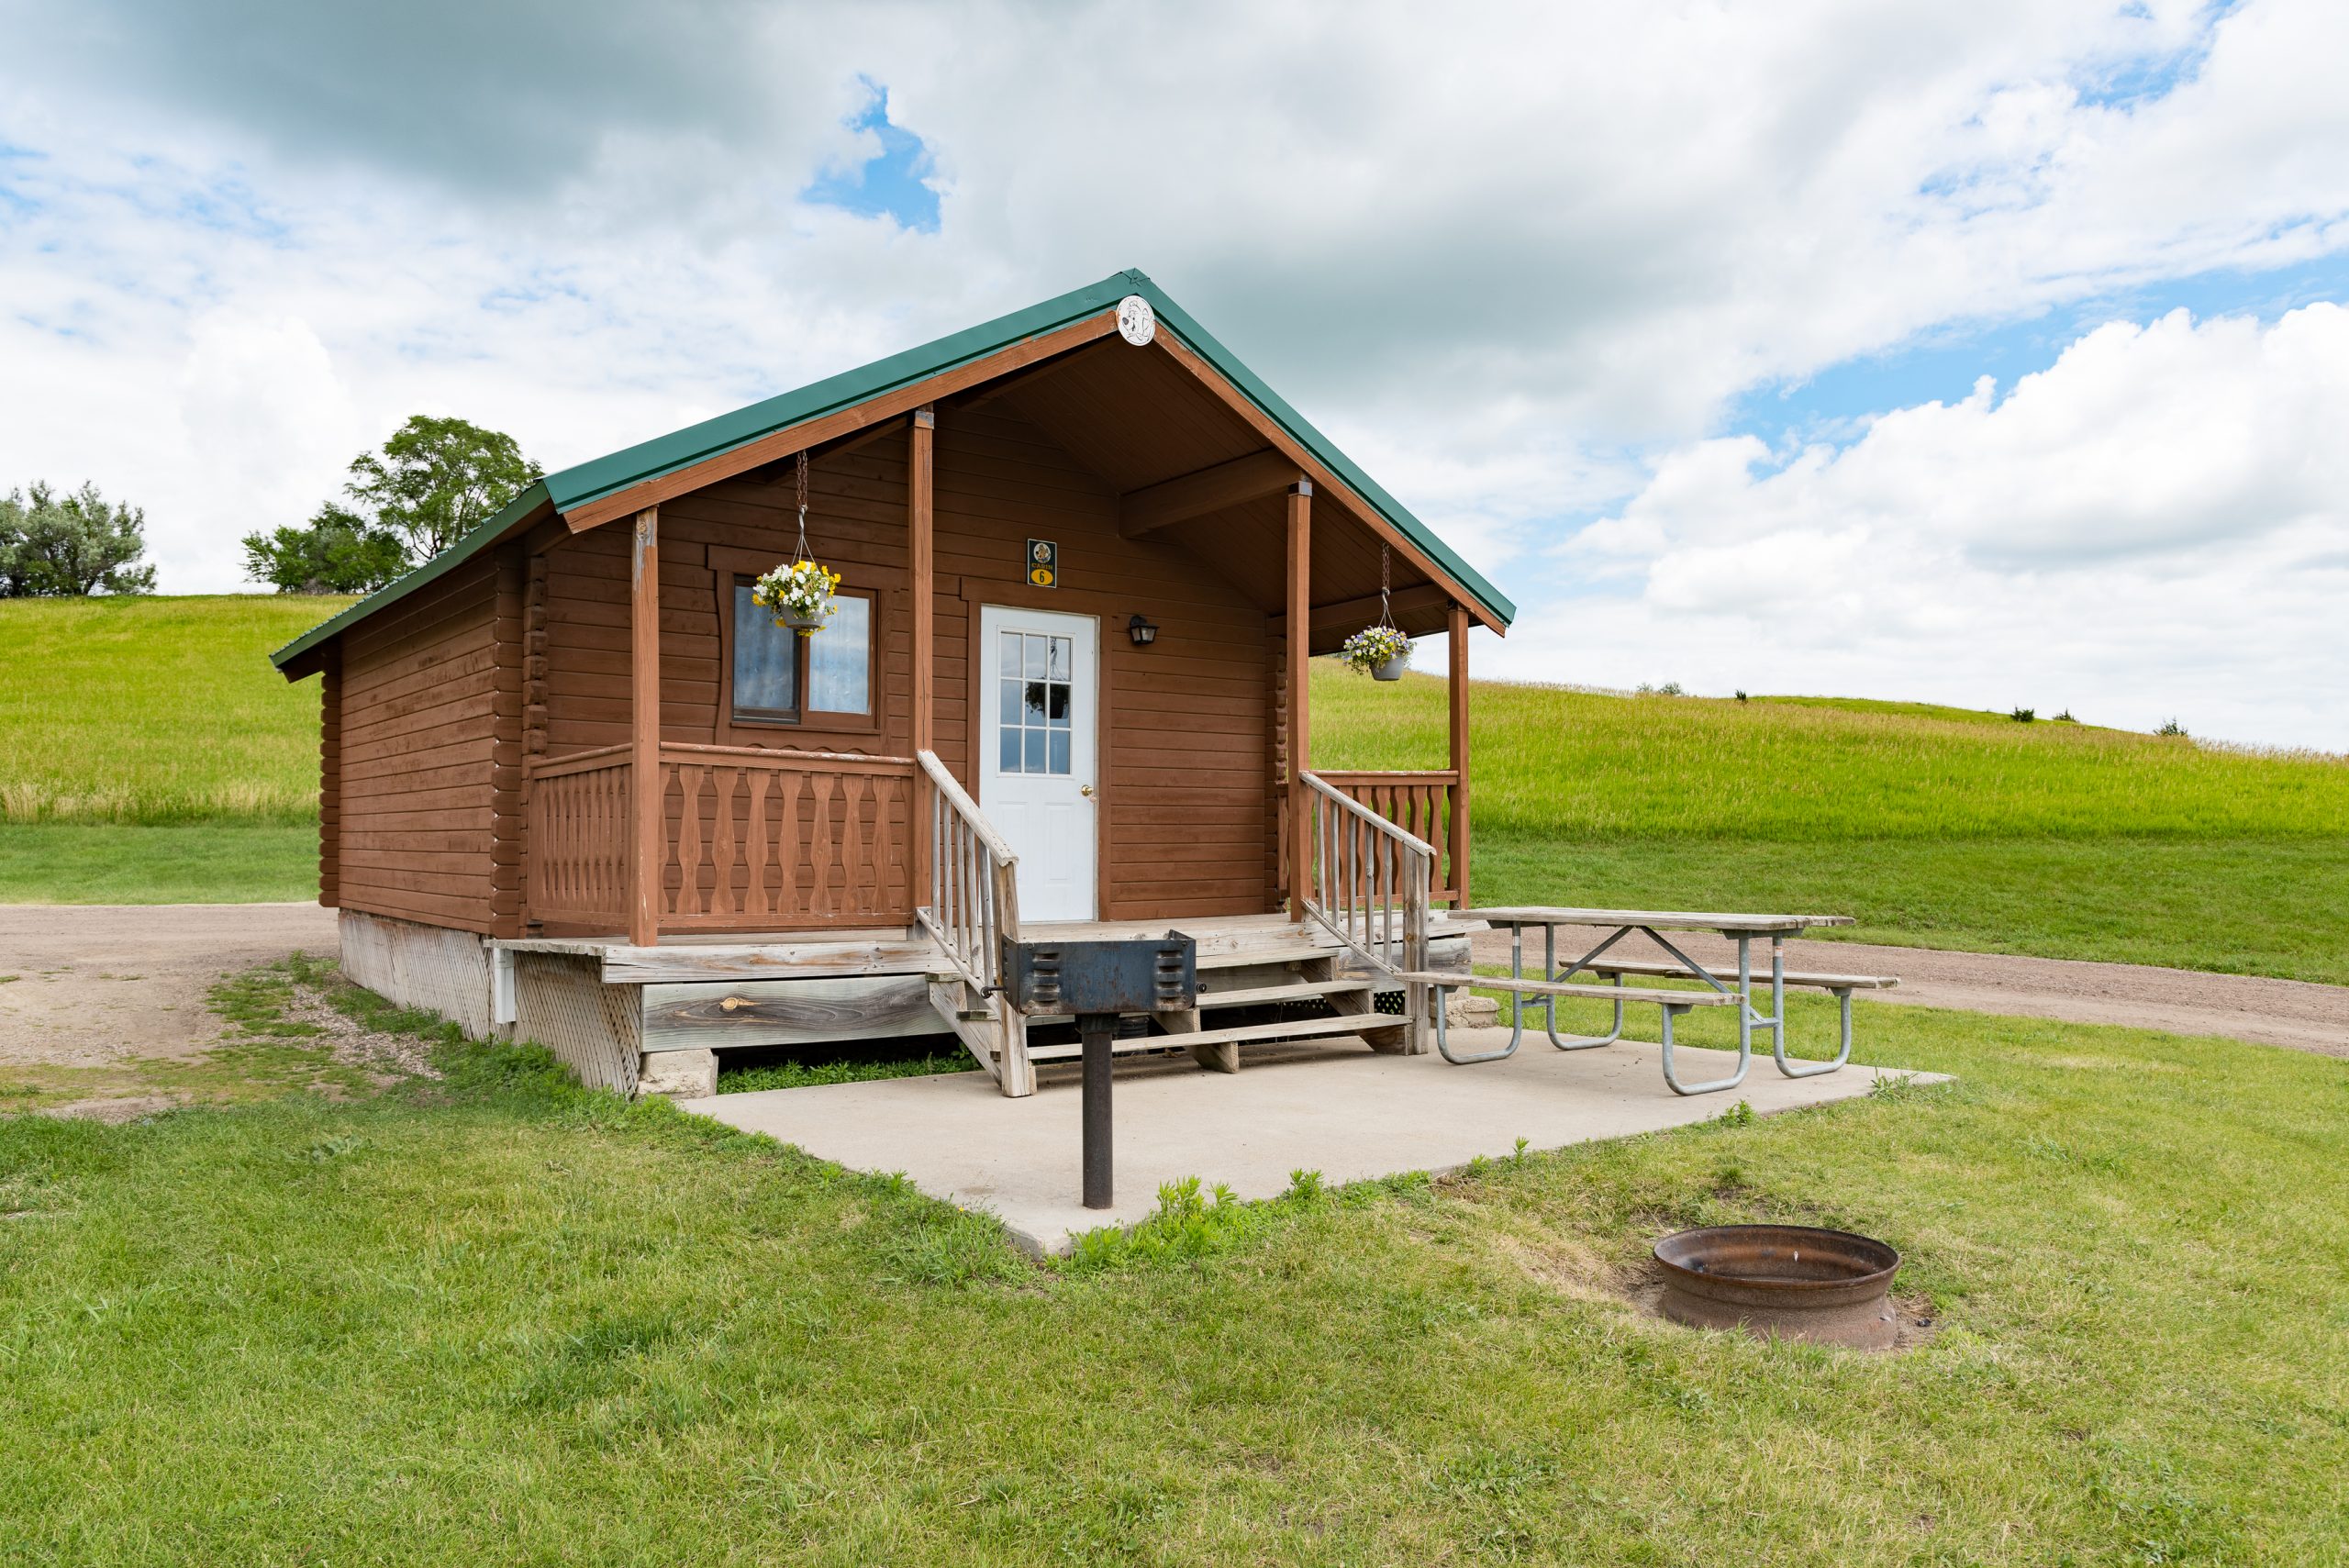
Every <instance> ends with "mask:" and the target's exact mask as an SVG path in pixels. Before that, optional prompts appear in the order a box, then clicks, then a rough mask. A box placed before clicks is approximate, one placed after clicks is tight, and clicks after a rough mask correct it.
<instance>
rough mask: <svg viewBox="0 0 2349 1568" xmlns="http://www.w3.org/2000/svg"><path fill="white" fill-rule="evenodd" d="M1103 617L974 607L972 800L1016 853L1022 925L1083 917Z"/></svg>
mask: <svg viewBox="0 0 2349 1568" xmlns="http://www.w3.org/2000/svg"><path fill="white" fill-rule="evenodd" d="M1100 633H1101V623H1100V622H1098V621H1097V620H1096V619H1094V618H1093V617H1091V616H1071V615H1062V614H1060V613H1058V612H1057V611H1053V610H1020V609H1011V608H1009V607H1008V606H1002V605H982V606H980V607H979V636H980V643H981V649H982V652H981V659H980V662H981V663H982V664H983V665H984V666H985V668H984V669H983V670H982V671H981V674H980V687H979V690H980V692H981V693H982V694H983V696H982V699H981V705H980V717H982V719H983V720H984V721H985V723H984V726H983V728H982V732H981V740H980V742H979V774H980V777H979V806H980V808H981V809H982V810H984V811H985V813H986V815H987V820H988V821H990V822H992V823H994V824H995V826H996V831H997V832H999V833H1001V834H1002V835H1003V836H1004V837H1005V838H1006V839H1008V840H1011V849H1012V852H1013V853H1014V854H1017V855H1018V856H1019V918H1020V920H1021V921H1022V922H1040V921H1044V920H1090V919H1093V918H1094V917H1095V915H1094V908H1095V901H1094V888H1095V884H1094V853H1095V844H1096V840H1097V834H1096V832H1095V829H1094V811H1093V802H1094V793H1093V792H1094V789H1095V786H1096V784H1097V782H1098V780H1097V775H1096V773H1094V762H1095V758H1094V754H1093V752H1094V738H1095V735H1096V733H1097V729H1098V725H1097V715H1096V713H1095V709H1094V705H1095V703H1096V702H1097V700H1098V698H1099V695H1100V684H1099V682H1098V681H1097V679H1096V677H1095V671H1096V670H1097V668H1098V667H1099V660H1100V655H1101V642H1100Z"/></svg>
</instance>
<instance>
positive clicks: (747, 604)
mask: <svg viewBox="0 0 2349 1568" xmlns="http://www.w3.org/2000/svg"><path fill="white" fill-rule="evenodd" d="M836 603H837V607H836V608H835V609H834V611H833V613H832V618H831V619H830V620H829V621H827V622H826V623H825V625H824V629H823V630H821V631H819V632H818V633H816V634H815V635H814V636H812V637H801V636H800V635H799V634H798V633H796V632H795V631H793V630H792V629H791V628H789V627H783V626H777V625H775V624H774V617H773V616H771V615H769V614H768V613H767V612H766V610H765V609H764V608H763V607H762V606H759V605H756V604H754V603H752V602H751V579H750V578H748V577H737V578H735V580H734V625H733V633H734V636H733V642H734V668H733V678H734V679H733V685H734V701H733V717H734V721H735V722H736V723H738V724H809V725H818V726H820V725H823V724H826V723H828V722H831V721H835V720H846V721H849V722H851V723H854V724H858V725H862V724H863V723H865V722H867V721H868V720H869V719H870V717H871V715H872V713H873V621H874V615H873V595H871V593H869V592H858V591H855V590H852V589H843V590H841V593H840V594H839V595H838V597H837V601H836Z"/></svg>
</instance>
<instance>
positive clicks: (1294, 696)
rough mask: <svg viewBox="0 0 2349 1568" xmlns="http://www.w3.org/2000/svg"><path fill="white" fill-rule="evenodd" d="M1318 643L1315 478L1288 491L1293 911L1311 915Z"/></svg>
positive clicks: (1290, 887)
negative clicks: (1309, 774) (1313, 681)
mask: <svg viewBox="0 0 2349 1568" xmlns="http://www.w3.org/2000/svg"><path fill="white" fill-rule="evenodd" d="M1312 643H1313V484H1312V482H1311V481H1310V480H1305V479H1300V480H1298V481H1297V483H1296V484H1293V485H1291V486H1290V487H1289V492H1288V917H1289V918H1290V919H1292V920H1302V919H1304V918H1305V895H1306V889H1307V887H1308V884H1310V882H1311V879H1312V875H1313V805H1312V802H1310V801H1308V800H1307V799H1306V798H1305V795H1306V790H1305V773H1306V770H1307V768H1308V766H1310V764H1311V758H1312V751H1311V749H1310V748H1311V744H1312V724H1311V715H1310V713H1309V712H1308V709H1309V708H1310V707H1311V706H1312V704H1311V703H1310V702H1309V701H1308V698H1307V695H1306V690H1307V684H1308V679H1309V673H1310V672H1309V667H1308V664H1307V662H1306V661H1307V660H1308V658H1309V657H1310V656H1311V653H1312Z"/></svg>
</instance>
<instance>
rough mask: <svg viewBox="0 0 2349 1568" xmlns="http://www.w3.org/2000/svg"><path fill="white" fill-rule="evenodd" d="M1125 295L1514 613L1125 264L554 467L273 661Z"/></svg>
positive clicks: (1457, 574)
mask: <svg viewBox="0 0 2349 1568" xmlns="http://www.w3.org/2000/svg"><path fill="white" fill-rule="evenodd" d="M1130 294H1138V295H1141V296H1142V297H1143V298H1144V299H1146V300H1148V301H1150V306H1151V309H1152V311H1153V312H1155V313H1156V315H1157V317H1158V320H1159V325H1160V329H1161V330H1168V329H1171V330H1173V331H1174V333H1175V335H1176V336H1177V337H1178V338H1180V339H1182V340H1183V342H1184V343H1185V344H1186V345H1187V346H1188V347H1189V348H1190V349H1191V350H1193V351H1194V352H1196V353H1197V354H1198V355H1199V357H1200V358H1202V359H1204V360H1206V361H1208V363H1209V364H1211V365H1213V366H1214V367H1215V368H1216V370H1217V371H1218V372H1219V373H1221V374H1222V376H1223V377H1224V379H1225V380H1227V381H1229V382H1230V383H1231V384H1232V385H1233V386H1235V387H1237V388H1239V389H1240V391H1241V394H1242V395H1244V396H1246V397H1247V398H1248V399H1249V401H1251V402H1252V403H1254V404H1255V405H1256V406H1257V407H1258V408H1261V409H1262V410H1264V414H1265V415H1266V416H1267V417H1269V418H1271V419H1272V421H1273V422H1274V423H1275V424H1276V425H1278V426H1279V427H1280V428H1282V429H1283V430H1284V431H1286V433H1287V434H1288V436H1289V437H1290V439H1293V440H1295V441H1296V442H1297V444H1298V445H1299V446H1301V447H1303V448H1304V449H1305V450H1307V451H1308V452H1309V453H1311V454H1312V455H1313V457H1314V458H1315V459H1316V460H1317V461H1318V462H1320V463H1321V464H1322V465H1323V466H1324V467H1326V468H1328V469H1329V470H1330V472H1331V473H1335V474H1336V475H1338V477H1339V478H1341V479H1342V480H1344V481H1345V482H1346V484H1349V485H1351V486H1352V487H1353V490H1354V492H1355V494H1357V495H1360V496H1362V497H1363V499H1364V500H1365V501H1367V502H1369V503H1370V505H1371V506H1374V507H1375V508H1376V509H1377V511H1378V513H1379V515H1380V516H1382V517H1385V518H1386V520H1387V522H1389V523H1391V524H1393V525H1394V527H1395V528H1397V530H1398V531H1399V532H1401V533H1402V535H1403V536H1404V537H1405V538H1406V539H1410V540H1411V541H1412V542H1413V543H1414V544H1416V545H1418V546H1419V548H1420V549H1421V550H1425V551H1426V552H1427V553H1428V555H1429V556H1430V557H1431V559H1433V560H1434V561H1435V562H1437V564H1439V565H1441V566H1442V568H1443V569H1444V570H1445V571H1446V572H1448V573H1451V574H1452V576H1453V579H1454V580H1455V581H1456V582H1458V583H1459V584H1460V585H1461V586H1462V587H1464V588H1465V589H1467V590H1468V592H1469V593H1471V594H1472V595H1475V598H1476V600H1477V601H1478V603H1480V604H1482V605H1483V606H1485V608H1486V609H1487V610H1489V611H1491V612H1492V614H1493V615H1494V616H1496V617H1498V618H1499V620H1500V621H1501V622H1502V624H1503V625H1507V624H1508V622H1509V621H1511V620H1514V619H1515V618H1516V617H1517V606H1515V605H1513V604H1511V603H1510V602H1509V601H1508V598H1507V597H1505V596H1504V595H1502V594H1501V593H1500V591H1499V590H1498V589H1497V588H1495V587H1494V586H1493V585H1492V584H1490V583H1488V582H1486V580H1485V578H1484V576H1483V575H1482V574H1481V573H1478V572H1477V571H1476V569H1475V568H1474V567H1472V566H1470V565H1469V564H1468V563H1467V562H1465V561H1463V560H1462V559H1461V558H1460V557H1459V555H1457V554H1456V553H1454V552H1453V550H1452V548H1451V547H1450V546H1449V545H1447V544H1445V543H1444V542H1443V540H1442V539H1439V538H1437V537H1436V535H1435V533H1434V531H1433V530H1432V529H1431V528H1429V527H1428V526H1427V525H1426V524H1425V523H1422V522H1420V521H1419V518H1417V517H1413V516H1412V515H1411V514H1410V513H1409V512H1408V510H1406V509H1405V508H1404V506H1403V505H1402V504H1401V503H1400V502H1398V501H1397V500H1396V499H1395V497H1394V496H1392V495H1388V494H1387V493H1386V490H1385V488H1383V487H1382V486H1381V485H1380V484H1378V482H1377V481H1375V480H1374V479H1372V478H1371V477H1370V475H1368V474H1367V473H1364V472H1363V471H1362V470H1361V469H1360V468H1358V467H1357V466H1355V464H1354V462H1353V459H1351V458H1349V457H1347V456H1346V454H1345V453H1343V452H1341V451H1340V450H1338V449H1337V447H1336V446H1335V445H1334V444H1332V443H1331V441H1330V439H1329V438H1328V437H1327V436H1324V435H1323V434H1322V433H1321V432H1320V431H1319V430H1317V429H1315V428H1313V427H1312V425H1310V424H1309V423H1308V422H1307V420H1306V418H1305V417H1304V416H1303V415H1301V414H1299V413H1298V412H1297V410H1296V409H1294V408H1292V407H1290V406H1288V404H1287V402H1286V400H1285V399H1283V398H1282V397H1281V395H1279V394H1278V393H1276V392H1275V391H1274V390H1273V389H1272V388H1271V387H1269V386H1266V385H1265V384H1264V382H1263V381H1261V380H1259V379H1258V378H1257V376H1256V373H1254V372H1253V371H1251V370H1250V369H1249V368H1248V367H1247V366H1246V365H1244V364H1242V363H1241V362H1240V361H1239V359H1238V358H1237V357H1236V356H1235V355H1234V354H1232V352H1231V351H1230V350H1228V349H1226V348H1225V347H1224V346H1223V345H1222V344H1221V343H1219V342H1217V341H1216V340H1215V339H1214V338H1213V337H1212V336H1210V335H1209V334H1208V330H1207V329H1206V328H1203V327H1201V326H1200V325H1199V324H1198V323H1197V321H1195V320H1193V319H1192V318H1191V314H1190V312H1188V311H1186V310H1185V309H1184V308H1183V307H1182V306H1179V305H1177V304H1175V302H1174V300H1172V299H1170V298H1168V297H1167V295H1166V292H1165V291H1164V290H1163V289H1162V288H1160V287H1159V286H1158V285H1157V284H1154V283H1152V282H1151V281H1150V279H1149V278H1148V277H1147V276H1145V275H1144V274H1143V273H1141V272H1132V271H1129V272H1115V273H1112V274H1111V275H1109V276H1108V277H1106V278H1104V279H1102V280H1101V281H1100V282H1099V283H1097V284H1090V285H1088V286H1086V287H1085V288H1081V289H1075V290H1073V291H1072V292H1070V293H1068V294H1064V295H1059V296H1058V297H1057V298H1053V299H1048V300H1046V301H1044V302H1043V303H1042V304H1041V305H1032V306H1029V307H1028V308H1027V309H1025V310H1018V311H1014V312H1012V313H1011V314H1010V315H1008V316H1001V317H996V319H995V320H993V321H989V322H985V323H983V324H981V325H979V326H977V327H972V328H965V329H964V330H963V331H960V332H956V333H954V334H952V336H949V337H945V338H941V339H938V340H937V341H935V342H931V343H925V344H923V345H922V346H921V347H919V348H918V349H907V350H905V351H904V352H903V353H897V354H891V355H890V356H889V357H888V358H886V359H882V360H875V361H873V362H872V363H871V364H869V365H863V366H860V367H859V368H857V369H855V370H852V371H847V372H844V373H841V374H840V375H836V376H829V377H827V378H825V379H824V380H822V381H818V382H811V383H809V384H807V385H806V386H803V387H801V388H799V389H798V390H797V391H796V392H786V393H784V394H782V395H780V396H775V397H770V398H767V399H766V400H764V401H763V402H760V403H753V404H751V406H749V407H747V408H738V409H736V410H735V411H734V412H733V413H731V414H721V415H719V416H718V417H716V418H714V419H705V420H703V421H702V422H701V423H700V424H698V425H688V426H686V427H685V428H684V429H682V430H673V431H671V432H670V433H669V434H667V435H665V436H662V437H659V438H657V439H653V440H650V441H642V442H640V443H638V444H637V445H635V446H632V447H626V448H623V449H622V450H618V451H616V452H612V453H610V454H608V455H607V456H604V457H599V458H596V459H593V460H591V461H589V462H583V463H578V464H575V465H573V467H570V468H566V469H564V470H562V472H561V473H550V474H548V475H547V476H546V477H545V478H544V479H542V480H540V481H539V482H538V483H537V484H533V485H531V486H530V487H529V489H527V490H525V491H523V492H522V493H521V494H520V495H517V496H515V497H514V499H513V500H512V501H510V502H508V503H507V505H506V506H505V507H504V509H503V510H501V511H500V512H499V513H498V514H497V515H496V516H495V517H492V518H490V519H489V520H488V521H487V522H485V523H484V524H482V525H481V526H480V527H479V528H475V529H474V530H473V532H472V533H469V534H467V535H466V536H465V537H464V538H463V539H459V540H458V541H457V542H456V543H455V544H453V545H451V547H450V548H448V549H447V550H442V551H441V552H440V554H439V555H436V556H434V557H433V558H432V559H431V560H430V561H428V562H425V563H424V564H423V565H421V566H419V567H417V569H416V570H415V571H413V572H410V573H407V575H406V576H404V577H402V578H400V579H398V580H397V581H396V582H394V583H391V584H386V585H385V586H384V587H382V588H379V589H377V590H376V591H375V592H374V593H373V594H370V595H367V597H365V598H363V599H362V600H360V601H359V602H358V603H357V604H355V605H352V606H351V607H350V608H348V609H346V610H344V611H343V612H342V613H341V614H340V615H338V616H336V617H334V618H333V619H331V620H328V621H326V622H324V623H322V624H321V625H318V626H316V627H313V628H310V629H309V630H308V631H306V632H304V633H303V634H302V635H301V636H300V637H297V638H295V639H294V640H293V641H291V642H289V643H287V644H286V645H285V646H284V647H283V648H281V649H279V650H278V651H276V652H274V653H273V654H271V655H270V662H272V663H273V664H275V665H276V666H278V667H279V668H280V669H283V668H284V667H285V666H286V665H287V664H288V663H290V662H293V661H294V660H295V659H297V658H299V657H300V656H301V655H302V654H304V653H306V652H307V651H310V650H311V649H313V648H316V647H317V645H318V644H319V643H321V642H324V641H325V640H326V639H328V638H330V637H333V636H334V635H336V634H337V633H338V632H340V631H343V630H345V629H347V628H350V627H351V626H354V625H356V624H357V623H358V622H360V621H362V620H364V619H365V618H366V617H369V616H371V615H373V614H374V613H375V612H376V611H377V610H380V609H382V608H383V607H384V606H386V605H389V604H391V603H393V602H395V600H398V599H401V598H404V597H406V595H409V594H412V593H414V592H415V591H416V590H417V589H418V588H421V587H423V586H424V585H425V584H428V583H429V582H431V581H432V580H433V579H435V578H437V577H440V576H441V575H442V574H443V573H447V572H449V571H450V570H451V569H452V568H454V567H457V566H460V565H462V564H463V563H464V562H467V561H469V560H471V559H472V558H473V556H475V555H478V554H480V553H481V552H482V551H483V550H486V549H487V548H488V547H489V546H490V545H492V544H494V543H495V542H496V541H497V540H498V539H501V538H502V537H504V536H505V535H506V534H507V532H508V531H509V530H511V529H512V528H514V526H515V525H516V524H518V523H519V522H520V521H521V520H522V519H523V518H525V517H529V515H530V514H531V513H532V512H534V511H536V510H537V509H538V508H540V507H541V506H552V507H553V508H554V509H555V510H556V511H558V512H568V511H571V510H573V508H575V507H578V506H583V505H584V504H586V503H587V502H590V501H595V500H599V499H601V498H602V497H604V496H607V495H613V494H615V493H617V492H618V491H622V490H626V489H628V488H629V486H631V485H635V484H642V483H643V482H644V481H646V480H648V479H654V478H658V477H659V476H660V475H662V474H664V473H674V472H676V471H677V470H679V469H682V468H690V467H692V466H693V465H694V464H696V463H697V462H704V461H706V460H707V459H709V458H713V457H716V456H718V454H719V453H721V452H725V451H729V450H732V449H733V448H735V447H739V446H741V445H743V444H744V443H745V442H749V441H753V440H756V439H759V438H760V437H762V436H765V435H769V434H771V433H773V432H774V431H776V430H780V429H785V428H789V427H790V426H793V425H797V424H803V423H805V422H806V421H807V420H809V419H813V418H818V417H822V416H824V415H826V414H831V413H836V412H838V411H839V410H841V409H843V408H851V407H854V406H856V405H857V404H860V403H863V402H865V401H867V400H869V399H871V398H874V397H877V396H879V395H882V394H884V393H887V392H892V391H895V390H896V389H897V388H899V387H902V386H907V385H911V384H914V383H916V382H919V381H926V380H928V379H929V378H930V377H931V376H934V375H938V374H941V373H943V372H946V371H950V370H952V369H953V368H954V367H956V366H957V365H962V364H967V363H969V362H970V361H973V360H978V359H984V358H985V357H986V356H988V355H990V354H994V353H998V352H1000V351H1001V350H1005V349H1008V348H1010V347H1011V346H1013V345H1014V344H1017V343H1019V342H1021V341H1023V340H1025V339H1030V338H1034V337H1039V336H1041V335H1042V334H1044V333H1046V332H1051V331H1053V330H1056V329H1057V328H1062V327H1065V326H1067V325H1068V324H1069V323H1070V322H1072V321H1076V320H1080V319H1082V318H1084V317H1087V316H1091V315H1094V314H1096V313H1097V312H1098V311H1102V310H1106V309H1108V308H1109V307H1110V306H1114V305H1116V304H1117V303H1118V301H1119V300H1121V299H1123V298H1124V297H1125V296H1126V295H1130Z"/></svg>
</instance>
